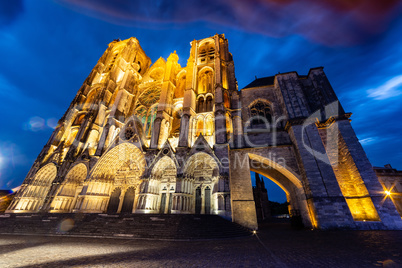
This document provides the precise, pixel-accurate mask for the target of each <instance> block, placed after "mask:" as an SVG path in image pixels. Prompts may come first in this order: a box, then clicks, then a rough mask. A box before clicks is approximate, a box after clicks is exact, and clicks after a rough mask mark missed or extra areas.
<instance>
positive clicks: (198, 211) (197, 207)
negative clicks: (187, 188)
mask: <svg viewBox="0 0 402 268" xmlns="http://www.w3.org/2000/svg"><path fill="white" fill-rule="evenodd" d="M201 206H202V201H201V187H199V186H198V187H197V189H195V214H201Z"/></svg>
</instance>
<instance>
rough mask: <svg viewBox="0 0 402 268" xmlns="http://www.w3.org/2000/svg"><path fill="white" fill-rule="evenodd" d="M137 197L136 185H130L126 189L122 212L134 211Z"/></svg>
mask: <svg viewBox="0 0 402 268" xmlns="http://www.w3.org/2000/svg"><path fill="white" fill-rule="evenodd" d="M134 198H135V189H134V187H130V188H128V189H127V190H126V193H125V194H124V199H123V205H122V207H121V213H132V212H133V204H134Z"/></svg>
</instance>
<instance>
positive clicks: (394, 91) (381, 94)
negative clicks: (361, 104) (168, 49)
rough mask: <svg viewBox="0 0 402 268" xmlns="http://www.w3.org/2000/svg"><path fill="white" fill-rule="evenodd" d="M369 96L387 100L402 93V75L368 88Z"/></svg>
mask: <svg viewBox="0 0 402 268" xmlns="http://www.w3.org/2000/svg"><path fill="white" fill-rule="evenodd" d="M367 93H368V94H369V95H368V96H369V97H370V98H373V99H376V100H385V99H389V98H392V97H396V96H399V95H401V94H402V75H398V76H395V77H393V78H391V79H389V80H388V81H386V82H385V83H384V84H382V85H380V86H378V87H376V88H372V89H369V90H367Z"/></svg>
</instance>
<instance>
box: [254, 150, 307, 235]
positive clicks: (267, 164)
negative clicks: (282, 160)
mask: <svg viewBox="0 0 402 268" xmlns="http://www.w3.org/2000/svg"><path fill="white" fill-rule="evenodd" d="M248 157H249V159H250V171H254V172H257V173H259V174H261V175H263V176H265V177H267V178H268V179H270V180H271V181H273V182H274V183H276V184H277V185H278V186H279V187H280V188H281V189H282V190H283V191H284V192H285V193H286V198H287V201H288V202H289V206H290V213H292V211H293V213H300V215H301V217H302V220H303V223H304V225H305V226H309V227H313V226H315V223H314V222H315V220H314V216H313V213H312V211H311V210H310V209H309V207H308V204H307V201H306V194H305V191H304V188H303V184H302V182H301V180H300V179H299V178H298V177H297V175H296V174H294V173H293V172H292V171H290V170H289V169H287V168H285V167H283V166H282V165H280V164H278V163H276V162H274V161H272V160H270V159H268V158H266V157H263V156H260V155H257V154H252V153H249V154H248Z"/></svg>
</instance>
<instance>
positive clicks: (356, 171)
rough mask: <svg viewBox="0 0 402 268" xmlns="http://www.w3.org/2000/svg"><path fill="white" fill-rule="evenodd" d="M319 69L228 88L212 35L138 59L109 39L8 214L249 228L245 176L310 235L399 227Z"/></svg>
mask: <svg viewBox="0 0 402 268" xmlns="http://www.w3.org/2000/svg"><path fill="white" fill-rule="evenodd" d="M350 115H351V114H349V113H345V112H344V111H343V108H342V106H341V105H340V103H339V101H338V99H337V97H336V95H335V93H334V91H333V89H332V87H331V85H330V83H329V81H328V79H327V78H326V76H325V73H324V72H323V68H314V69H311V70H310V71H309V73H308V74H307V75H304V76H303V75H298V74H297V73H296V72H289V73H283V74H277V75H275V76H272V77H265V78H260V79H256V80H255V81H253V82H252V83H250V84H249V85H248V86H246V87H245V88H244V89H242V90H238V88H237V81H236V78H235V71H234V63H233V58H232V54H231V53H230V52H229V49H228V40H227V39H225V36H224V35H222V34H221V35H219V34H217V35H215V36H212V37H209V38H205V39H202V40H194V41H192V42H191V49H190V56H189V58H188V60H187V66H185V67H181V66H180V64H179V63H178V56H177V54H176V52H174V53H172V54H171V55H170V56H169V57H168V58H167V60H165V59H163V58H160V59H158V60H157V61H156V62H155V63H153V64H151V60H150V59H149V57H148V56H147V55H146V54H145V52H144V50H143V49H142V48H141V46H140V44H139V42H138V40H137V39H135V38H130V39H127V40H123V41H120V40H115V41H113V42H112V43H110V44H109V46H108V48H107V50H106V51H105V53H104V54H103V56H102V57H101V58H100V59H99V61H98V63H97V64H96V66H95V67H94V69H93V70H92V72H91V73H90V75H89V76H88V78H87V79H86V80H85V82H84V84H83V85H82V87H81V88H80V89H79V91H78V93H77V95H76V96H75V98H74V100H73V101H72V102H71V105H70V107H69V108H68V110H67V111H66V113H65V114H64V116H63V117H62V118H61V119H60V120H59V123H58V126H57V127H56V129H55V130H54V132H53V134H52V136H51V137H50V139H49V141H48V142H47V143H46V145H45V146H44V148H43V150H42V151H41V153H40V154H39V156H38V158H37V159H36V161H35V162H34V164H33V166H32V168H31V169H30V171H29V173H28V175H27V176H26V178H25V180H24V182H23V184H22V185H21V188H20V190H19V192H18V193H17V194H16V197H15V198H14V200H13V202H12V203H11V204H10V206H9V207H8V210H7V212H11V213H17V212H25V213H30V212H50V213H71V212H82V213H161V214H169V213H171V214H216V215H220V216H222V217H225V218H227V219H231V220H233V221H234V222H237V223H239V224H241V225H243V226H246V227H248V228H251V229H256V228H257V227H258V226H257V217H256V209H255V203H254V199H253V188H252V183H251V178H250V171H254V172H256V173H259V174H262V175H264V176H266V177H267V178H269V179H271V180H272V181H274V182H275V183H277V184H278V185H279V186H280V187H281V188H282V189H283V190H284V191H285V193H286V196H287V199H288V202H289V204H290V211H297V213H298V214H300V215H301V216H302V220H303V223H304V225H305V226H309V227H314V228H324V229H325V228H363V229H367V228H371V229H398V228H399V229H400V228H402V221H401V216H400V215H399V214H398V212H397V210H396V209H395V206H394V204H393V203H392V200H390V199H386V198H385V199H384V193H383V189H382V186H381V184H380V183H379V181H378V179H377V177H376V175H375V173H374V171H373V170H372V167H371V164H370V162H369V160H368V159H367V156H366V154H365V153H364V151H363V148H362V147H361V145H360V143H359V142H358V140H357V138H356V135H355V133H354V131H353V129H352V127H351V124H350V119H349V117H350Z"/></svg>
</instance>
